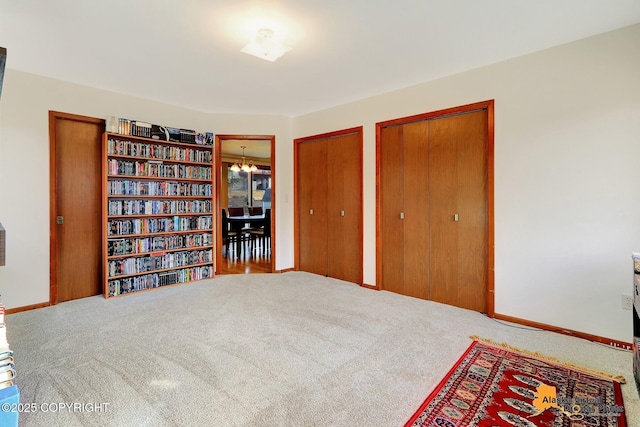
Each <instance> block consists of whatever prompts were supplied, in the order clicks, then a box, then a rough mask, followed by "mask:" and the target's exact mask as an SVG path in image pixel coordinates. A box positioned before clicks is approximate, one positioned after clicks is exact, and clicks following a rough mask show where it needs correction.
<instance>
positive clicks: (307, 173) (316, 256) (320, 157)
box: [297, 138, 328, 276]
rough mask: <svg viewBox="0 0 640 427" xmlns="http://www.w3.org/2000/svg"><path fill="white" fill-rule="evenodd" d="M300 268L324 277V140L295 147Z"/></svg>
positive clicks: (325, 256) (325, 150)
mask: <svg viewBox="0 0 640 427" xmlns="http://www.w3.org/2000/svg"><path fill="white" fill-rule="evenodd" d="M297 170H298V177H297V178H298V209H299V210H298V216H299V217H298V242H299V268H300V270H302V271H308V272H310V273H315V274H321V275H323V276H326V275H327V231H328V228H327V140H326V138H324V139H318V140H313V141H307V142H303V143H301V144H299V146H298V168H297Z"/></svg>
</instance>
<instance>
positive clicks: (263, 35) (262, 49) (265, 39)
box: [240, 28, 291, 62]
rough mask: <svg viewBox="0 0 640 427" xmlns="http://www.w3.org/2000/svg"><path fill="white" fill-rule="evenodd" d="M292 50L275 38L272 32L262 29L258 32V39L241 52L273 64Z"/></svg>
mask: <svg viewBox="0 0 640 427" xmlns="http://www.w3.org/2000/svg"><path fill="white" fill-rule="evenodd" d="M290 50H291V48H290V47H289V46H286V45H284V44H282V43H280V42H279V41H278V40H276V39H275V38H274V37H273V31H272V30H270V29H268V28H261V29H260V30H258V34H257V35H256V37H255V38H254V39H253V40H251V41H250V42H249V43H248V44H247V45H246V46H245V47H243V48H242V49H241V50H240V52H244V53H248V54H249V55H253V56H257V57H258V58H260V59H265V60H267V61H271V62H273V61H275V60H276V59H278V58H280V57H281V56H282V55H284V54H285V53H287V52H289V51H290Z"/></svg>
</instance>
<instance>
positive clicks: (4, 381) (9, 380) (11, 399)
mask: <svg viewBox="0 0 640 427" xmlns="http://www.w3.org/2000/svg"><path fill="white" fill-rule="evenodd" d="M15 377H16V371H15V363H14V360H13V351H11V349H9V342H8V341H7V328H6V325H5V323H4V305H3V304H2V297H1V296H0V408H1V409H0V425H1V426H17V425H18V409H17V407H18V404H19V402H20V392H19V391H18V386H16V385H15V384H14V379H15Z"/></svg>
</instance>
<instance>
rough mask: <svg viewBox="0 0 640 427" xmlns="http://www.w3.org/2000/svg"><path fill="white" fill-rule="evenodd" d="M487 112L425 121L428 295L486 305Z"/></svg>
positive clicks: (443, 300)
mask: <svg viewBox="0 0 640 427" xmlns="http://www.w3.org/2000/svg"><path fill="white" fill-rule="evenodd" d="M486 147H487V113H486V111H477V112H473V113H466V114H460V115H456V116H451V117H446V118H441V119H437V120H431V121H429V171H430V173H429V185H428V193H429V200H430V203H429V222H430V228H429V229H430V233H429V237H428V242H429V247H430V257H431V260H430V272H429V279H430V280H429V299H430V300H433V301H437V302H441V303H445V304H451V305H455V306H458V307H462V308H467V309H470V310H475V311H480V312H483V311H485V310H486V304H487V280H488V279H487V256H488V253H487V252H488V248H487V239H488V237H487V233H488V210H487V149H486Z"/></svg>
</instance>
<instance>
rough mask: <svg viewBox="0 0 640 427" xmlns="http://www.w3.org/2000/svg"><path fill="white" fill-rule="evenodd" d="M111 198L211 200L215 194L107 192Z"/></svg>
mask: <svg viewBox="0 0 640 427" xmlns="http://www.w3.org/2000/svg"><path fill="white" fill-rule="evenodd" d="M107 197H108V198H109V200H118V199H167V200H174V199H178V200H203V199H204V200H209V199H212V198H213V196H147V195H141V194H107Z"/></svg>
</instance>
